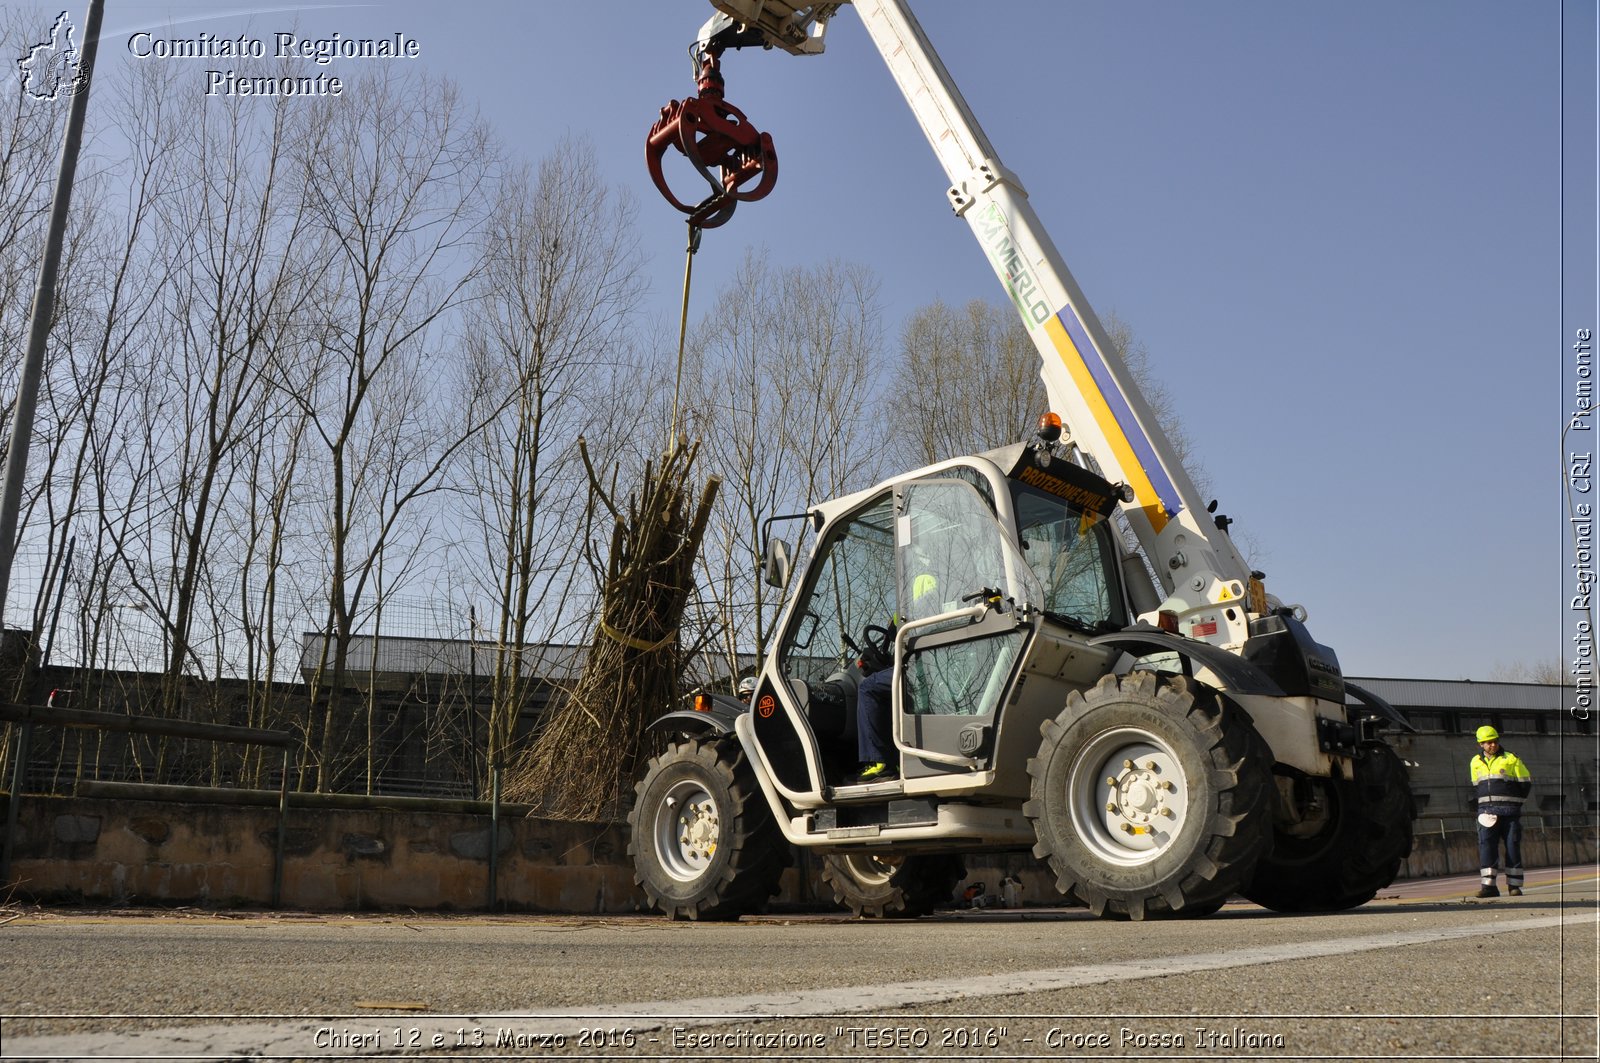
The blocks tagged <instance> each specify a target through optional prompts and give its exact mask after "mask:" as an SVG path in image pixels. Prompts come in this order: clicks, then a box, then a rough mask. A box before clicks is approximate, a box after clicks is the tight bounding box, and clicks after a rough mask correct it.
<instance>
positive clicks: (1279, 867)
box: [1244, 742, 1415, 912]
mask: <svg viewBox="0 0 1600 1063" xmlns="http://www.w3.org/2000/svg"><path fill="white" fill-rule="evenodd" d="M1353 774H1354V778H1352V779H1338V780H1326V781H1323V780H1317V784H1318V785H1320V787H1321V793H1320V796H1321V799H1322V803H1323V806H1324V807H1323V818H1322V820H1321V826H1320V829H1317V830H1315V831H1314V832H1313V833H1311V834H1309V835H1305V834H1295V833H1291V832H1288V831H1279V832H1278V835H1277V839H1276V841H1275V842H1274V844H1273V850H1272V854H1271V856H1269V857H1268V858H1267V859H1265V860H1263V861H1261V863H1260V864H1259V865H1258V866H1257V868H1256V876H1255V881H1254V882H1252V883H1251V884H1250V886H1249V888H1248V889H1246V890H1245V891H1244V895H1245V896H1246V897H1248V898H1249V899H1250V900H1252V901H1255V902H1256V903H1257V904H1259V905H1261V906H1262V907H1264V908H1271V909H1273V910H1274V911H1279V912H1334V911H1341V910H1343V909H1345V908H1354V907H1356V906H1358V905H1362V904H1365V903H1367V902H1368V901H1370V900H1372V898H1373V897H1375V896H1376V895H1377V893H1378V891H1379V890H1381V889H1383V888H1384V887H1385V886H1387V885H1389V883H1391V882H1393V881H1394V877H1395V875H1396V874H1398V873H1399V871H1400V862H1401V861H1402V860H1404V859H1405V858H1406V857H1407V856H1408V855H1410V853H1411V834H1412V828H1411V820H1412V818H1413V816H1414V815H1415V807H1414V803H1413V801H1412V798H1411V785H1410V782H1409V780H1408V779H1407V777H1406V766H1405V764H1404V762H1403V761H1401V759H1400V756H1399V754H1397V753H1395V751H1394V750H1392V749H1390V748H1389V747H1388V746H1386V745H1384V744H1383V743H1381V742H1371V743H1368V744H1366V745H1363V746H1362V747H1361V748H1360V749H1359V750H1358V751H1357V753H1356V758H1355V761H1354V769H1353Z"/></svg>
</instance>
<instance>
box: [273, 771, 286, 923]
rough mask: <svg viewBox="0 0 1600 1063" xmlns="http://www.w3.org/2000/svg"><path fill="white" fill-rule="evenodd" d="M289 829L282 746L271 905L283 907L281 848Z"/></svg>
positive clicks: (282, 848)
mask: <svg viewBox="0 0 1600 1063" xmlns="http://www.w3.org/2000/svg"><path fill="white" fill-rule="evenodd" d="M288 830H289V747H288V746H284V747H283V771H282V773H281V774H280V775H279V776H278V844H277V845H276V846H275V847H274V849H273V853H272V906H273V907H274V908H281V907H283V850H284V844H285V842H286V839H287V836H288Z"/></svg>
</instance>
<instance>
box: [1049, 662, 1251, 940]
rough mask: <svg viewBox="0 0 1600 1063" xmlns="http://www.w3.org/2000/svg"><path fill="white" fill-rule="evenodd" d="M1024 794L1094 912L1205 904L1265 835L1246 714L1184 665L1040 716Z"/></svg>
mask: <svg viewBox="0 0 1600 1063" xmlns="http://www.w3.org/2000/svg"><path fill="white" fill-rule="evenodd" d="M1040 730H1041V732H1042V735H1043V740H1042V741H1041V742H1040V745H1039V753H1038V756H1036V757H1035V758H1033V759H1032V760H1030V761H1029V762H1028V772H1029V774H1030V775H1032V776H1033V786H1032V793H1031V800H1029V801H1028V803H1027V804H1025V805H1024V806H1023V811H1024V813H1026V814H1027V816H1028V817H1029V819H1031V820H1032V821H1033V825H1034V832H1035V835H1036V836H1037V838H1038V843H1037V844H1036V845H1035V846H1034V850H1033V851H1034V855H1036V856H1038V857H1041V858H1043V859H1044V860H1046V861H1047V862H1048V863H1049V865H1050V868H1051V870H1053V871H1054V872H1055V874H1056V885H1057V888H1058V889H1060V890H1061V892H1062V893H1065V894H1068V895H1069V896H1071V897H1073V898H1075V899H1076V900H1078V901H1080V902H1081V903H1083V904H1084V905H1086V906H1087V907H1088V908H1089V910H1090V911H1092V912H1094V913H1095V914H1096V915H1100V916H1116V917H1127V918H1131V919H1144V918H1147V917H1161V916H1187V915H1208V914H1210V913H1211V912H1214V911H1216V910H1217V909H1218V908H1219V907H1221V905H1222V902H1223V901H1225V900H1226V899H1227V898H1228V896H1229V894H1231V893H1233V892H1235V891H1236V890H1238V889H1239V888H1240V887H1241V886H1243V885H1244V883H1246V882H1247V881H1249V879H1250V876H1251V874H1252V872H1253V871H1254V869H1255V864H1256V861H1257V860H1259V859H1260V858H1261V856H1262V854H1263V853H1264V852H1265V851H1266V850H1267V848H1268V847H1269V845H1270V844H1271V834H1270V822H1269V817H1270V812H1271V805H1270V800H1271V796H1272V792H1271V762H1270V758H1267V757H1263V756H1262V754H1261V749H1262V748H1263V744H1262V743H1261V741H1260V739H1259V738H1258V737H1257V736H1256V734H1255V731H1254V728H1253V726H1252V725H1251V723H1250V721H1249V719H1248V717H1246V716H1245V714H1244V713H1242V712H1241V711H1239V710H1238V709H1237V708H1236V707H1234V706H1233V705H1231V704H1230V703H1228V702H1225V701H1223V700H1221V699H1219V698H1218V697H1216V695H1215V694H1212V693H1210V692H1208V691H1205V690H1204V689H1202V688H1198V687H1196V686H1194V685H1193V684H1192V683H1191V682H1190V681H1189V680H1188V679H1186V678H1184V677H1182V676H1167V675H1161V676H1158V675H1155V674H1153V673H1150V672H1133V673H1130V674H1128V675H1126V676H1120V677H1119V676H1106V677H1105V678H1103V679H1101V680H1100V682H1099V683H1097V684H1096V685H1095V686H1094V687H1093V688H1092V689H1090V690H1088V691H1084V692H1082V693H1076V692H1075V693H1073V694H1072V695H1071V696H1070V697H1068V699H1067V705H1066V708H1065V709H1064V710H1063V711H1062V713H1061V715H1060V716H1058V717H1056V719H1054V720H1051V721H1047V722H1046V723H1045V724H1044V725H1043V726H1042V727H1041V728H1040Z"/></svg>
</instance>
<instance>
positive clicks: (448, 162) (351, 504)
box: [292, 74, 493, 789]
mask: <svg viewBox="0 0 1600 1063" xmlns="http://www.w3.org/2000/svg"><path fill="white" fill-rule="evenodd" d="M315 114H316V117H315V123H316V124H315V126H314V128H313V130H312V131H311V133H310V134H309V135H307V136H306V137H305V138H303V140H302V142H301V149H302V153H303V154H302V156H301V158H302V160H303V167H304V175H305V195H306V196H307V198H308V200H309V202H310V208H311V212H312V217H313V219H314V222H315V228H316V230H317V231H320V233H322V234H323V235H325V236H326V237H327V238H329V239H330V240H331V249H332V254H331V260H330V265H329V273H328V275H327V278H326V283H325V285H324V290H323V292H322V293H321V296H320V301H319V304H318V305H317V307H316V320H317V328H318V330H319V335H318V336H317V337H316V341H317V344H318V346H319V348H320V355H319V357H318V359H317V362H316V364H315V365H314V366H313V367H311V369H310V373H309V376H308V378H306V379H302V380H301V381H299V382H298V387H296V388H295V390H294V391H293V392H292V394H294V395H295V396H296V398H297V399H298V400H299V401H301V402H302V403H303V404H304V407H305V409H306V411H307V413H308V415H309V419H310V428H311V438H313V439H315V440H316V441H317V443H318V444H319V445H320V447H319V449H320V460H321V462H322V464H323V466H324V472H325V475H326V478H327V481H326V485H325V486H326V495H325V496H324V498H323V499H322V501H321V509H322V518H323V521H324V530H325V534H326V549H327V553H326V569H325V579H326V584H325V588H324V590H325V606H326V610H325V627H324V630H325V631H326V632H327V635H328V637H327V638H326V639H325V640H324V650H325V652H324V654H323V661H322V662H321V666H320V667H319V668H318V669H317V671H316V674H315V675H314V676H313V677H312V680H311V697H312V700H313V703H314V705H316V706H317V707H318V711H319V714H320V721H319V724H320V726H319V727H318V729H317V730H318V733H317V735H316V737H315V739H314V740H313V739H312V738H311V737H310V736H309V735H308V749H307V753H308V755H309V757H308V759H310V760H311V761H312V762H313V763H314V764H315V776H316V778H315V782H316V786H317V787H318V788H319V789H327V788H329V787H331V786H333V785H334V784H335V781H336V780H335V774H336V769H337V765H336V764H335V754H336V752H337V751H338V750H339V749H340V747H341V743H342V740H343V738H344V736H345V735H346V734H347V732H348V730H349V725H350V723H351V721H350V720H349V719H348V718H347V717H346V714H345V713H344V711H343V706H344V698H345V693H346V684H347V681H348V679H349V674H348V673H349V654H350V645H351V640H352V638H353V636H354V634H355V630H356V624H357V622H358V620H359V618H360V613H361V610H362V609H363V608H364V607H365V606H367V605H369V604H370V603H369V602H367V601H366V599H365V595H367V594H368V593H370V592H371V591H372V585H373V581H374V578H375V576H376V575H377V573H378V570H379V568H380V566H383V565H386V564H387V565H388V566H390V570H391V577H390V578H389V580H388V585H389V586H390V587H391V588H394V587H396V586H398V585H400V584H399V583H398V582H397V581H396V580H395V579H394V578H393V574H394V572H395V571H396V570H404V569H405V568H406V567H407V561H406V559H405V558H404V557H403V556H395V555H394V553H393V552H394V551H395V550H396V549H398V548H401V547H403V545H404V544H402V543H401V542H400V541H399V540H400V539H401V537H402V536H404V538H405V540H406V542H407V543H409V545H410V546H411V547H412V548H415V547H417V546H419V545H420V543H421V542H422V541H423V538H424V535H423V533H422V532H421V531H420V530H419V529H415V528H412V529H406V528H403V527H402V526H401V519H400V518H401V516H402V515H403V514H404V513H405V512H406V511H407V509H408V507H409V506H410V505H411V503H413V502H414V501H415V500H416V499H418V498H419V497H422V496H424V495H427V494H429V493H432V492H434V491H437V490H439V489H440V486H441V473H442V472H443V471H444V469H445V468H446V466H447V464H448V463H449V462H450V461H451V460H452V458H453V457H454V456H455V455H456V454H457V453H458V451H459V450H460V448H461V447H462V446H463V445H465V443H466V441H467V440H469V439H470V438H471V437H472V435H473V434H474V432H475V431H476V430H477V428H478V426H481V424H482V423H483V422H484V421H485V420H487V419H488V417H489V416H491V415H492V413H493V410H492V409H486V408H485V407H486V406H487V405H488V404H487V403H486V402H485V401H484V400H483V397H482V396H472V397H469V398H468V399H467V400H465V401H464V402H463V403H462V404H461V406H460V408H458V409H455V410H441V409H439V408H438V404H437V403H435V402H434V401H433V399H434V397H435V396H437V395H439V394H445V393H449V391H451V390H453V389H451V388H449V387H448V381H447V373H448V370H449V361H448V360H447V359H446V358H444V357H442V356H441V353H442V352H440V350H439V349H438V345H439V343H440V342H441V340H440V337H441V334H442V332H443V329H442V328H441V325H442V320H441V319H442V318H444V317H445V315H447V314H448V313H449V312H450V311H451V310H452V309H453V308H455V307H456V306H457V305H458V303H459V301H460V298H461V295H462V292H463V290H464V289H465V287H466V285H467V284H468V282H469V281H470V279H471V277H472V276H473V273H474V269H475V262H474V255H473V252H474V238H475V235H476V230H477V226H478V224H479V222H480V220H481V218H482V216H483V212H484V207H485V204H484V202H483V193H484V183H485V181H486V179H487V175H488V166H489V163H490V161H491V159H490V147H491V145H490V141H489V138H488V134H487V130H486V129H485V127H484V126H483V125H482V124H481V123H480V122H478V121H477V120H476V119H475V118H473V117H472V116H470V115H468V114H467V113H466V111H465V108H464V107H463V105H462V103H461V101H460V99H459V96H458V94H457V91H456V89H455V88H454V87H453V86H452V85H450V84H449V83H448V82H442V81H437V80H434V79H431V78H426V77H409V78H408V77H400V76H398V75H392V74H390V75H384V76H379V77H374V78H365V79H362V80H361V81H360V82H359V83H357V84H356V85H355V86H353V91H351V92H347V93H346V94H345V95H344V96H343V97H341V98H339V99H336V100H335V99H329V100H325V101H320V102H319V104H318V105H317V107H316V110H315Z"/></svg>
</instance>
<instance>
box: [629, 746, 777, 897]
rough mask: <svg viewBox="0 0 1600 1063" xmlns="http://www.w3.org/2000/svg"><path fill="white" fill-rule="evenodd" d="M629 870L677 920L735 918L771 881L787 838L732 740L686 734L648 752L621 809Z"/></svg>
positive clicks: (767, 892)
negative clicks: (654, 753)
mask: <svg viewBox="0 0 1600 1063" xmlns="http://www.w3.org/2000/svg"><path fill="white" fill-rule="evenodd" d="M628 829H629V841H628V853H629V855H630V856H632V857H633V866H634V875H633V879H634V881H635V882H637V883H638V884H639V886H640V888H642V889H643V890H644V892H645V896H646V897H648V898H649V900H650V904H651V906H652V907H654V908H656V909H657V910H658V911H660V912H662V913H664V914H666V915H668V916H671V917H672V918H674V919H737V918H739V916H741V915H745V914H747V913H751V912H757V911H760V910H761V909H762V908H764V907H766V904H767V901H768V899H769V898H770V897H771V896H772V895H773V894H774V893H776V892H777V890H778V877H779V876H780V875H781V874H783V868H784V866H785V864H786V863H787V854H788V850H787V847H786V846H785V845H784V842H783V838H782V836H781V835H780V834H779V832H778V828H777V825H776V824H775V823H773V820H772V813H771V811H770V810H769V809H768V808H767V804H766V801H765V800H763V798H762V796H761V794H760V792H759V791H758V790H757V788H756V784H755V778H754V776H753V774H752V773H751V771H750V765H749V763H748V762H747V761H746V760H745V757H744V751H743V750H742V749H740V748H739V744H738V743H737V742H736V741H733V740H732V739H728V738H722V739H709V740H708V739H697V738H690V739H687V740H685V741H682V742H674V743H673V744H672V745H670V746H669V747H668V748H667V750H666V752H664V753H662V754H661V755H660V756H659V757H655V758H653V759H652V760H651V761H650V763H649V766H648V767H647V768H646V770H645V774H644V778H642V779H641V780H640V781H639V784H638V785H637V786H636V787H634V804H633V808H632V809H631V810H630V811H629V812H628Z"/></svg>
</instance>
